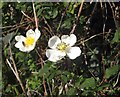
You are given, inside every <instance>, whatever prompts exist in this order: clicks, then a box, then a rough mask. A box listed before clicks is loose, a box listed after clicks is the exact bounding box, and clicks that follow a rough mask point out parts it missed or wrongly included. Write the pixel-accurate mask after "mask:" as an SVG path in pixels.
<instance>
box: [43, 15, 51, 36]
mask: <svg viewBox="0 0 120 97" xmlns="http://www.w3.org/2000/svg"><path fill="white" fill-rule="evenodd" d="M42 17H43V20H44V22H45V24H46V25H47V26H48V28H49V30H50V31H48V32H49V33H50V34H51V35H52V34H53V33H52V32H53V31H52V28H51V27H50V25H49V24H48V22H47V20H46V19H45V17H44V16H42Z"/></svg>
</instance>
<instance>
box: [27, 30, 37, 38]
mask: <svg viewBox="0 0 120 97" xmlns="http://www.w3.org/2000/svg"><path fill="white" fill-rule="evenodd" d="M26 36H27V37H29V36H31V37H35V32H34V31H33V30H32V29H30V30H28V31H27V32H26Z"/></svg>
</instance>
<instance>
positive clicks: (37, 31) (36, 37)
mask: <svg viewBox="0 0 120 97" xmlns="http://www.w3.org/2000/svg"><path fill="white" fill-rule="evenodd" d="M40 35H41V33H40V31H39V29H38V28H36V29H35V40H36V41H37V40H38V39H39V37H40Z"/></svg>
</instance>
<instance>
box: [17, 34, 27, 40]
mask: <svg viewBox="0 0 120 97" xmlns="http://www.w3.org/2000/svg"><path fill="white" fill-rule="evenodd" d="M15 40H16V41H24V40H25V37H24V36H22V35H20V36H15Z"/></svg>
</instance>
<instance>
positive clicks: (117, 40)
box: [112, 27, 120, 43]
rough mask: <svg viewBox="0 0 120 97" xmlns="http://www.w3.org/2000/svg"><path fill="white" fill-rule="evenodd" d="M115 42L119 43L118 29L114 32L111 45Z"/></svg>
mask: <svg viewBox="0 0 120 97" xmlns="http://www.w3.org/2000/svg"><path fill="white" fill-rule="evenodd" d="M115 42H120V27H119V28H118V29H117V31H116V32H115V35H114V38H113V40H112V43H115Z"/></svg>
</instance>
